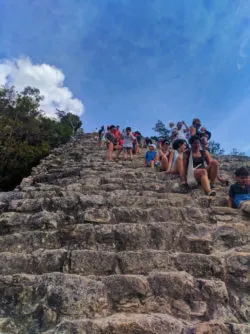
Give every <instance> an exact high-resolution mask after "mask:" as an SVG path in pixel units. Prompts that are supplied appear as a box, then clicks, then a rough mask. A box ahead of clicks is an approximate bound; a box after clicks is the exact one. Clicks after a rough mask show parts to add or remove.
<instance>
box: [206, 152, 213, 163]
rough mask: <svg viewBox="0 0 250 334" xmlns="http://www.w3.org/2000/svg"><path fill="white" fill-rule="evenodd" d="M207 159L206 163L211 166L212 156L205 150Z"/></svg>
mask: <svg viewBox="0 0 250 334" xmlns="http://www.w3.org/2000/svg"><path fill="white" fill-rule="evenodd" d="M205 159H206V162H207V164H208V166H209V165H210V164H211V161H212V157H211V154H210V153H209V152H208V151H207V150H205Z"/></svg>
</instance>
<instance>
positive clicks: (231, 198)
mask: <svg viewBox="0 0 250 334" xmlns="http://www.w3.org/2000/svg"><path fill="white" fill-rule="evenodd" d="M233 189H234V188H233V185H231V186H230V188H229V192H228V207H229V208H234V191H233Z"/></svg>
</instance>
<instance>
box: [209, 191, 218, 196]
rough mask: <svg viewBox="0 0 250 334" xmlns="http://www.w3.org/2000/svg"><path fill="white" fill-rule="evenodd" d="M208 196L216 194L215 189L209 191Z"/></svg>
mask: <svg viewBox="0 0 250 334" xmlns="http://www.w3.org/2000/svg"><path fill="white" fill-rule="evenodd" d="M208 196H211V197H212V196H216V191H215V190H211V191H209V193H208Z"/></svg>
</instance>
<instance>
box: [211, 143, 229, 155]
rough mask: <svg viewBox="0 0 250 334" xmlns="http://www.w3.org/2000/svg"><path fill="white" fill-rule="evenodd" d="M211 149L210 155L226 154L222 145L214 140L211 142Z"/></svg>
mask: <svg viewBox="0 0 250 334" xmlns="http://www.w3.org/2000/svg"><path fill="white" fill-rule="evenodd" d="M209 149H210V153H211V154H213V155H222V154H224V153H225V150H224V149H223V148H222V147H221V145H220V144H219V143H216V142H215V141H213V140H211V141H210V142H209Z"/></svg>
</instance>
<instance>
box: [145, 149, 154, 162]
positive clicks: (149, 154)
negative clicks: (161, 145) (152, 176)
mask: <svg viewBox="0 0 250 334" xmlns="http://www.w3.org/2000/svg"><path fill="white" fill-rule="evenodd" d="M156 154H157V151H148V152H147V153H146V155H145V159H146V160H147V163H149V162H150V161H152V160H154V159H155V156H156Z"/></svg>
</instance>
